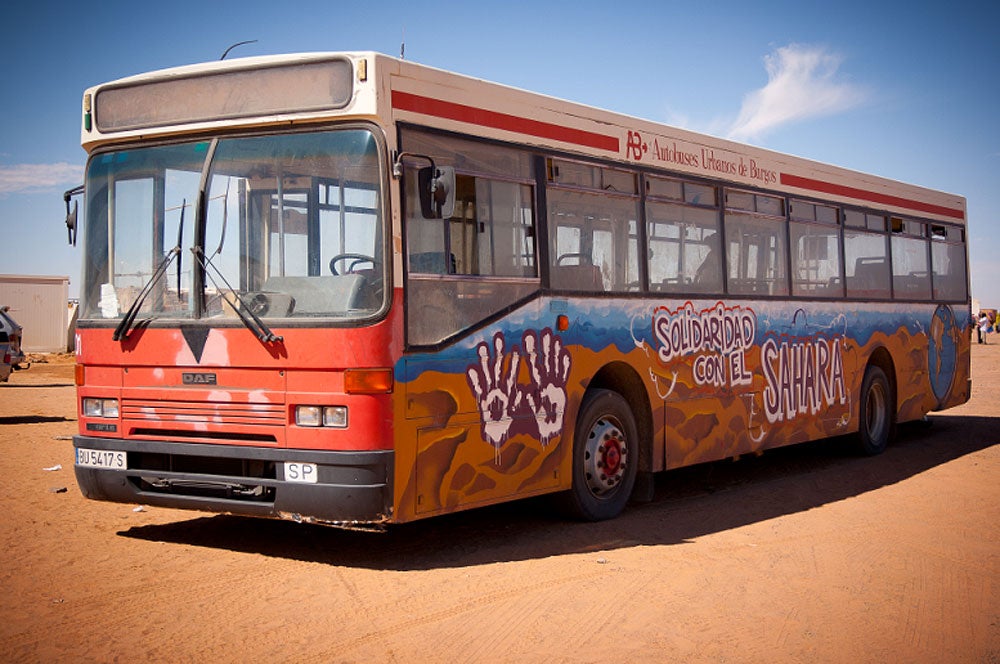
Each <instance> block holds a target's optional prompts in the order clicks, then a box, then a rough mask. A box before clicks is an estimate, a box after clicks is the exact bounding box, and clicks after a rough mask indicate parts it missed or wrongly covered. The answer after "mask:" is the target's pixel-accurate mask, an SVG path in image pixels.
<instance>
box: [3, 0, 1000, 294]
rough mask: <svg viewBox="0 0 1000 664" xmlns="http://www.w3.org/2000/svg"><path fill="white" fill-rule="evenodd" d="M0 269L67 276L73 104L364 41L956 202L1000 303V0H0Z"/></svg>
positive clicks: (74, 284) (357, 46)
mask: <svg viewBox="0 0 1000 664" xmlns="http://www.w3.org/2000/svg"><path fill="white" fill-rule="evenodd" d="M4 4H5V5H6V6H5V7H4V8H3V14H4V27H5V29H4V30H3V39H2V40H0V84H2V89H3V93H2V98H0V238H2V240H0V273H2V274H45V275H68V276H69V277H70V279H71V284H70V295H71V297H73V296H75V295H76V294H77V293H78V287H79V282H80V249H79V248H73V247H69V246H68V245H67V243H66V232H65V228H64V227H63V225H62V220H63V217H64V215H65V211H64V206H63V202H62V196H61V194H62V192H63V191H64V190H65V189H68V188H70V187H72V186H74V185H76V184H79V183H80V182H82V177H83V167H84V164H85V162H86V155H85V153H84V152H83V150H82V149H81V148H80V143H79V138H80V113H79V108H80V97H81V94H82V93H83V90H84V88H86V87H88V86H90V85H93V84H96V83H100V82H105V81H109V80H113V79H116V78H120V77H123V76H127V75H131V74H135V73H139V72H142V71H148V70H153V69H161V68H165V67H171V66H176V65H184V64H190V63H194V62H203V61H208V60H216V59H218V58H219V56H220V55H221V54H222V52H223V51H224V50H225V49H226V48H227V47H228V46H229V45H231V44H233V43H235V42H238V41H242V40H248V39H256V40H257V42H256V43H254V44H249V45H246V46H241V47H239V48H237V49H235V50H234V51H233V53H232V54H231V55H230V56H229V57H230V58H233V57H241V56H242V57H245V56H252V55H269V54H277V53H288V52H298V51H337V50H374V51H381V52H383V53H387V54H390V55H398V54H399V51H400V42H401V41H404V40H405V44H406V51H405V55H406V59H408V60H413V61H416V62H421V63H424V64H428V65H432V66H435V67H440V68H443V69H450V70H454V71H458V72H461V73H464V74H469V75H472V76H476V77H479V78H485V79H488V80H494V81H497V82H500V83H504V84H507V85H513V86H516V87H520V88H525V89H528V90H533V91H536V92H541V93H544V94H549V95H553V96H557V97H562V98H565V99H570V100H573V101H578V102H582V103H585V104H590V105H593V106H599V107H603V108H608V109H610V110H614V111H618V112H622V113H627V114H629V115H634V116H637V117H642V118H646V119H650V120H654V121H659V122H666V123H669V124H675V125H679V126H683V127H686V128H689V129H693V130H696V131H704V132H707V133H712V134H715V135H719V136H726V137H731V138H736V139H738V140H741V141H744V142H748V143H752V144H755V145H760V146H762V147H766V148H770V149H773V150H778V151H781V152H787V153H791V154H795V155H799V156H803V157H808V158H810V159H816V160H818V161H823V162H830V163H833V164H837V165H839V166H845V167H848V168H853V169H857V170H861V171H865V172H868V173H874V174H877V175H881V176H885V177H889V178H892V179H896V180H902V181H905V182H911V183H914V184H919V185H923V186H927V187H931V188H934V189H942V190H945V191H949V192H953V193H957V194H960V195H963V196H965V197H966V198H967V199H968V209H969V237H970V240H971V267H972V272H973V275H972V288H973V297H975V298H978V299H979V300H980V301H981V303H982V305H983V306H991V307H1000V288H998V284H1000V225H998V223H997V217H998V211H1000V124H998V121H1000V8H998V6H997V4H996V3H995V2H989V1H984V2H951V3H944V2H941V3H934V5H933V6H928V5H926V3H912V4H911V3H901V2H890V3H882V2H878V1H877V0H869V1H867V2H853V1H848V2H836V3H807V2H801V1H793V2H753V3H748V2H738V3H737V2H712V1H710V0H706V1H705V2H690V1H685V2H673V1H667V0H661V1H654V2H639V1H630V0H619V1H618V2H588V1H587V0H578V1H576V2H545V1H544V0H536V1H534V2H522V1H520V0H513V1H508V2H499V3H492V2H468V1H466V2H452V1H450V0H442V1H438V2H419V1H410V2H395V1H385V2H339V1H336V0H327V1H325V2H316V1H313V0H296V2H288V3H284V2H274V1H273V0H270V1H268V2H257V1H256V0H248V1H245V2H239V3H235V2H232V3H230V2H212V1H211V0H210V1H208V2H204V1H203V2H190V1H189V0H177V1H174V2H163V3H148V6H146V5H147V3H136V2H120V1H117V0H106V1H104V2H100V3H73V4H69V3H61V2H47V1H45V0H39V1H36V2H32V3H16V5H12V3H4Z"/></svg>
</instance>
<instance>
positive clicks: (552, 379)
mask: <svg viewBox="0 0 1000 664" xmlns="http://www.w3.org/2000/svg"><path fill="white" fill-rule="evenodd" d="M539 337H541V340H540V341H539ZM492 345H493V349H492V351H491V349H490V345H489V344H487V343H486V342H481V343H480V344H479V346H478V347H477V353H478V355H479V362H478V363H477V364H473V365H470V366H469V368H468V370H467V372H466V374H467V376H468V378H469V386H470V387H471V388H472V392H473V394H474V395H475V397H476V401H477V402H478V403H479V412H480V416H481V418H482V432H483V439H484V440H486V441H487V442H489V443H490V444H491V445H493V446H494V447H495V448H496V450H497V455H498V460H499V454H500V448H501V446H502V445H503V443H504V442H505V441H506V440H507V439H508V438H509V437H510V436H511V435H514V434H518V433H524V434H527V435H529V436H534V437H537V438H538V440H539V442H540V443H541V445H542V446H543V447H545V446H546V445H547V444H548V443H549V441H550V440H552V438H554V437H555V436H557V435H559V433H560V431H561V430H562V426H563V417H564V416H565V413H566V381H567V379H568V378H569V370H570V364H571V362H570V356H569V352H568V351H567V350H566V349H565V348H563V345H562V339H560V338H559V337H558V336H555V335H553V334H552V330H551V329H549V328H545V329H544V330H542V332H541V334H540V335H538V334H536V333H535V331H534V330H529V331H527V332H525V333H524V336H523V338H522V345H521V348H523V350H524V357H523V361H524V362H525V363H526V364H527V366H528V370H529V371H528V374H529V378H530V380H529V382H528V383H526V384H522V383H520V382H519V381H518V374H519V370H520V365H521V362H522V357H521V351H520V349H519V348H518V347H517V346H513V347H512V348H511V349H510V352H509V353H506V352H505V350H504V348H505V345H506V342H505V340H504V335H503V333H501V332H497V333H496V335H494V337H493V344H492ZM491 355H492V356H491Z"/></svg>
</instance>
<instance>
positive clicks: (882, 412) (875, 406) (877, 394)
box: [858, 365, 892, 456]
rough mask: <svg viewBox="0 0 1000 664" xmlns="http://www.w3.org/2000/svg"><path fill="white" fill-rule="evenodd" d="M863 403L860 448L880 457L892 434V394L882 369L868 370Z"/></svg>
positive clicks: (863, 452)
mask: <svg viewBox="0 0 1000 664" xmlns="http://www.w3.org/2000/svg"><path fill="white" fill-rule="evenodd" d="M860 403H861V413H860V418H859V419H860V422H859V426H858V449H859V451H860V452H861V453H862V454H866V455H869V456H873V455H875V454H881V453H882V452H884V451H885V448H886V446H887V445H888V444H889V438H890V437H891V433H892V393H891V391H890V389H889V379H888V378H887V377H886V375H885V372H884V371H883V370H882V369H881V368H880V367H877V366H875V365H871V366H869V367H868V368H867V369H866V370H865V378H864V380H863V381H862V383H861V402H860Z"/></svg>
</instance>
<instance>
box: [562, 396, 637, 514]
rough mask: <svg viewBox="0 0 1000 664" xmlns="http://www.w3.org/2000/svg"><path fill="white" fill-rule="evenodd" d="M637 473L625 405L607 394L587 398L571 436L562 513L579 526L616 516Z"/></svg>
mask: <svg viewBox="0 0 1000 664" xmlns="http://www.w3.org/2000/svg"><path fill="white" fill-rule="evenodd" d="M638 468H639V433H638V428H637V427H636V424H635V417H634V416H633V415H632V409H631V408H629V405H628V402H626V401H625V399H624V398H623V397H622V396H621V395H620V394H618V393H617V392H612V391H610V390H593V391H591V392H588V393H587V394H586V395H585V396H584V398H583V403H582V404H580V412H579V415H577V419H576V430H575V433H574V436H573V486H572V488H571V489H570V490H569V491H568V492H567V493H566V495H564V496H563V498H564V508H565V509H566V511H567V512H568V513H569V514H570V515H571V516H573V517H575V518H578V519H582V520H584V521H603V520H605V519H613V518H614V517H616V516H618V515H619V514H621V512H622V510H624V509H625V505H626V504H627V503H628V500H629V496H630V495H631V494H632V487H633V486H634V485H635V477H636V471H637V470H638Z"/></svg>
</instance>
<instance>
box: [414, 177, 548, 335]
mask: <svg viewBox="0 0 1000 664" xmlns="http://www.w3.org/2000/svg"><path fill="white" fill-rule="evenodd" d="M455 189H456V200H455V211H454V214H453V215H452V217H451V218H449V219H424V218H422V215H419V209H418V208H414V207H413V206H412V205H408V206H407V210H412V211H415V212H416V213H417V214H413V213H411V214H410V215H408V218H407V234H408V235H407V240H408V244H407V246H408V258H407V263H408V270H409V279H408V291H407V292H408V303H409V314H408V334H409V336H408V339H409V341H410V343H414V344H419V345H424V344H432V343H438V342H440V341H443V340H445V339H447V338H448V337H451V336H453V335H454V334H456V333H458V332H460V331H462V330H464V329H467V328H469V327H471V326H473V325H475V324H476V323H478V322H479V321H481V320H483V319H485V318H487V317H489V316H491V315H493V314H495V313H496V312H497V311H498V310H500V309H502V308H503V307H506V306H508V305H510V304H512V303H513V302H515V301H517V300H518V299H520V298H522V297H525V296H526V295H527V294H529V293H530V292H531V291H533V290H535V289H536V288H537V270H538V268H537V261H536V260H535V254H536V249H535V226H534V192H533V188H532V187H531V186H530V185H527V184H522V183H518V182H508V181H502V180H496V179H491V178H485V177H475V176H472V175H465V174H456V178H455ZM408 203H412V201H409V199H408Z"/></svg>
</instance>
